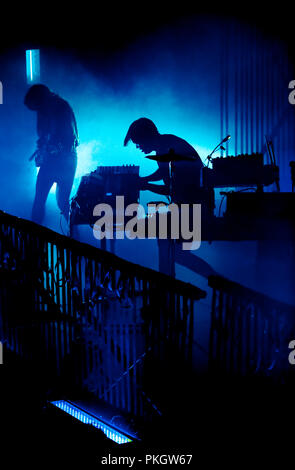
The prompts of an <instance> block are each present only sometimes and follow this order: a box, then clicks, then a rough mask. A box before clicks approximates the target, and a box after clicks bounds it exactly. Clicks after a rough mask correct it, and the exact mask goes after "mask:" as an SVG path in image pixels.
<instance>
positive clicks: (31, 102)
mask: <svg viewBox="0 0 295 470" xmlns="http://www.w3.org/2000/svg"><path fill="white" fill-rule="evenodd" d="M51 94H52V93H51V91H50V90H49V88H48V87H47V86H46V85H42V84H37V85H32V86H31V87H30V88H29V90H28V91H27V93H26V96H25V99H24V104H25V106H26V107H27V108H29V109H31V110H32V111H38V110H40V109H41V108H42V107H43V106H45V105H46V104H47V103H48V100H49V99H50V96H51Z"/></svg>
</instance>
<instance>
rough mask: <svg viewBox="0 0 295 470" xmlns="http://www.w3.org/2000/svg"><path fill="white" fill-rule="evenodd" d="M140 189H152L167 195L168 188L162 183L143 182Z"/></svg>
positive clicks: (154, 191)
mask: <svg viewBox="0 0 295 470" xmlns="http://www.w3.org/2000/svg"><path fill="white" fill-rule="evenodd" d="M141 190H142V191H152V192H153V193H156V194H162V195H163V196H169V190H168V188H167V187H166V186H165V185H163V184H151V183H145V184H144V186H143V187H142V188H141Z"/></svg>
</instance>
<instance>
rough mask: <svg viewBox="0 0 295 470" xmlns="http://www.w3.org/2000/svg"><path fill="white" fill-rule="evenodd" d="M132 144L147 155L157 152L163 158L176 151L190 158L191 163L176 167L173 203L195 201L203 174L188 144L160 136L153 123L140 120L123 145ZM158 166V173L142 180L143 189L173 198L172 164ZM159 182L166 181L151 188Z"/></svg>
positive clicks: (183, 163)
mask: <svg viewBox="0 0 295 470" xmlns="http://www.w3.org/2000/svg"><path fill="white" fill-rule="evenodd" d="M130 140H131V141H132V142H133V143H134V144H136V147H137V148H139V149H140V150H141V151H142V152H143V153H145V154H149V153H151V152H153V151H155V152H156V155H164V154H168V153H169V152H171V151H173V152H174V153H175V154H177V155H181V156H183V157H190V158H191V161H187V160H183V161H177V162H175V163H173V167H174V171H173V175H174V176H173V201H174V202H176V203H181V202H190V200H192V201H193V199H194V195H195V194H196V190H197V189H198V187H199V186H200V170H201V168H202V166H203V163H202V160H201V158H200V157H199V155H198V153H197V152H196V150H195V149H194V148H193V147H192V146H191V145H190V144H189V143H188V142H186V141H185V140H184V139H181V138H180V137H177V136H175V135H172V134H160V133H159V131H158V129H157V127H156V126H155V124H154V123H153V121H151V120H150V119H147V118H140V119H138V120H136V121H134V122H133V123H132V124H131V125H130V127H129V129H128V132H127V134H126V137H125V139H124V145H125V146H126V145H127V144H128V142H129V141H130ZM157 163H158V170H156V171H155V172H154V173H152V174H151V175H148V176H144V177H142V178H141V189H142V190H150V191H153V192H155V193H158V194H164V195H170V196H171V194H170V179H169V163H164V162H157ZM160 180H163V181H164V185H155V184H151V181H160Z"/></svg>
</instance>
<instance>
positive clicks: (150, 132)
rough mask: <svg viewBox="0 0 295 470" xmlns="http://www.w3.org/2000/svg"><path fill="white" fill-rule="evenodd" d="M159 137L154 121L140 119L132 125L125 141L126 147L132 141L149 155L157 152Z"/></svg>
mask: <svg viewBox="0 0 295 470" xmlns="http://www.w3.org/2000/svg"><path fill="white" fill-rule="evenodd" d="M159 135H160V134H159V131H158V129H157V128H156V126H155V124H154V123H153V121H151V120H150V119H147V118H140V119H137V120H136V121H134V122H133V123H132V124H131V125H130V127H129V129H128V132H127V134H126V137H125V139H124V145H125V146H126V145H127V144H128V142H130V140H131V141H132V142H133V143H134V144H135V145H136V147H137V148H139V149H140V150H141V151H142V152H143V153H146V154H148V153H150V152H153V151H154V150H156V148H157V140H158V137H159Z"/></svg>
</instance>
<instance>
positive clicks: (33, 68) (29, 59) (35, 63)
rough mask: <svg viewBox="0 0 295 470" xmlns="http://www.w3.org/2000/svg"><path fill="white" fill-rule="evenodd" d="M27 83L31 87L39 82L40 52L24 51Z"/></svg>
mask: <svg viewBox="0 0 295 470" xmlns="http://www.w3.org/2000/svg"><path fill="white" fill-rule="evenodd" d="M26 72H27V83H28V84H29V85H31V84H32V83H36V82H39V81H40V50H39V49H30V50H27V51H26Z"/></svg>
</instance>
